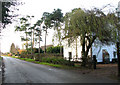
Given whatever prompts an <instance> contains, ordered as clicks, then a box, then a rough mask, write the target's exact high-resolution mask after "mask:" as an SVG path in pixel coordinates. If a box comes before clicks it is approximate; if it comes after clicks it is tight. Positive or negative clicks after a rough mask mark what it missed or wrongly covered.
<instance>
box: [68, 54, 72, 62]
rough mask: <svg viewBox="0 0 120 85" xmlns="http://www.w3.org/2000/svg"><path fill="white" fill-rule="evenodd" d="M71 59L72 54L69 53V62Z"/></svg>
mask: <svg viewBox="0 0 120 85" xmlns="http://www.w3.org/2000/svg"><path fill="white" fill-rule="evenodd" d="M71 59H72V52H69V61H70V60H71Z"/></svg>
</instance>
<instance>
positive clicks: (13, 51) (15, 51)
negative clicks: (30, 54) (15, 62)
mask: <svg viewBox="0 0 120 85" xmlns="http://www.w3.org/2000/svg"><path fill="white" fill-rule="evenodd" d="M10 52H11V53H12V54H15V53H17V50H16V48H15V44H14V43H12V44H11V47H10Z"/></svg>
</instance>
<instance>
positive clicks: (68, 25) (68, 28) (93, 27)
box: [64, 8, 114, 66]
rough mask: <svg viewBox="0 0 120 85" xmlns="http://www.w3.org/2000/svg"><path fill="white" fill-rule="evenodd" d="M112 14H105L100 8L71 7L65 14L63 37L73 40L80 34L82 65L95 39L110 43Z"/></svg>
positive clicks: (111, 37) (84, 64)
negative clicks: (83, 8) (70, 10)
mask: <svg viewBox="0 0 120 85" xmlns="http://www.w3.org/2000/svg"><path fill="white" fill-rule="evenodd" d="M112 17H113V15H112V14H108V15H105V14H104V13H103V12H102V11H101V10H99V9H97V8H95V9H92V10H86V11H84V10H82V9H80V8H78V9H73V10H72V12H70V13H66V15H65V29H64V33H65V38H70V40H71V41H72V40H73V41H74V39H76V37H78V36H80V44H81V46H82V66H86V62H87V58H88V53H89V50H90V48H91V46H92V44H93V43H94V42H95V41H100V42H101V43H102V44H110V43H111V42H113V41H114V37H113V28H114V26H113V25H114V24H113V19H112Z"/></svg>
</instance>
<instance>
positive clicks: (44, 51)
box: [44, 30, 47, 53]
mask: <svg viewBox="0 0 120 85" xmlns="http://www.w3.org/2000/svg"><path fill="white" fill-rule="evenodd" d="M46 37H47V30H46V31H45V51H44V53H46Z"/></svg>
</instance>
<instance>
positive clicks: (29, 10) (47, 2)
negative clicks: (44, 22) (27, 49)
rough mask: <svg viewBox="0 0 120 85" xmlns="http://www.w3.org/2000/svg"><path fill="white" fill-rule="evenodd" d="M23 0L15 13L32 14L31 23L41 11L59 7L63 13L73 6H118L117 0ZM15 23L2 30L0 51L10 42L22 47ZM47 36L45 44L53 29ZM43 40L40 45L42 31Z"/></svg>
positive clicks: (50, 40)
mask: <svg viewBox="0 0 120 85" xmlns="http://www.w3.org/2000/svg"><path fill="white" fill-rule="evenodd" d="M22 1H23V2H25V4H24V5H21V6H18V7H17V8H19V11H16V12H15V13H18V14H20V16H22V15H34V16H35V18H34V19H33V21H32V23H34V22H36V21H37V20H38V19H40V18H41V17H42V14H43V12H50V13H51V12H52V11H53V10H54V9H57V8H60V9H62V12H63V13H64V14H65V13H66V12H70V11H71V10H72V9H74V8H85V9H92V8H93V7H97V8H102V7H104V6H105V5H107V4H111V5H112V6H113V7H112V8H111V9H115V8H117V6H118V2H119V0H22ZM15 25H17V22H13V24H11V25H8V26H7V27H6V29H4V30H2V37H1V40H0V42H1V51H2V52H9V51H10V46H11V44H12V43H14V44H15V45H17V46H18V47H20V48H22V43H23V42H21V38H20V36H21V35H22V33H20V32H15V31H14V30H15V28H14V26H15ZM48 32H49V33H48V36H47V45H50V44H53V42H52V38H53V34H54V31H53V30H48ZM42 35H43V36H42V38H43V41H41V46H43V45H44V33H43V34H42Z"/></svg>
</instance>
